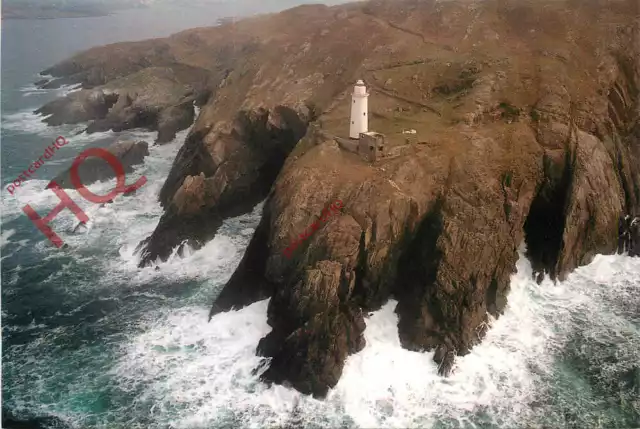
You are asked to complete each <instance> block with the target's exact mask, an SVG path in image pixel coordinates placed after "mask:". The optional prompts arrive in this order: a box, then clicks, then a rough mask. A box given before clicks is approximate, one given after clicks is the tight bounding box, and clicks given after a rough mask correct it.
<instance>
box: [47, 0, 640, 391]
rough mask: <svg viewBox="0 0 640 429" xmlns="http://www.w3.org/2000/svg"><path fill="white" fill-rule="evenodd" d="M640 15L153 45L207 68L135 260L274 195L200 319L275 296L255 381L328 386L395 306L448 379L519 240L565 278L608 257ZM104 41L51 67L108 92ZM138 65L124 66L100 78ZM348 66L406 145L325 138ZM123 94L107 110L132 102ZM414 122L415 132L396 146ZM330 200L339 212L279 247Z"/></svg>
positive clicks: (393, 12)
mask: <svg viewBox="0 0 640 429" xmlns="http://www.w3.org/2000/svg"><path fill="white" fill-rule="evenodd" d="M637 7H638V5H637V2H636V1H635V0H613V1H609V2H606V4H605V3H602V4H601V3H598V2H575V1H572V0H566V1H564V0H562V1H544V0H543V1H539V0H536V1H527V0H517V1H516V0H507V1H502V0H500V1H498V0H488V1H485V2H480V3H478V2H469V3H468V2H464V1H452V2H422V1H413V0H407V1H402V2H397V1H374V2H365V3H355V4H349V5H343V6H336V7H326V6H320V5H314V6H301V7H298V8H294V9H291V10H288V11H285V12H282V13H280V14H275V15H270V16H263V17H256V18H252V19H248V20H242V21H239V22H236V23H228V24H225V25H222V26H220V27H217V28H212V29H197V30H191V31H187V32H183V33H180V34H179V35H176V36H173V37H172V38H169V39H167V40H166V41H161V42H157V43H158V44H159V45H161V46H166V51H162V52H163V53H162V54H160V55H159V57H160V59H158V58H156V59H155V60H154V61H156V60H157V61H164V60H165V58H168V57H172V58H173V59H174V60H175V61H177V62H184V63H185V64H188V65H189V66H191V67H198V68H201V69H204V70H208V71H209V72H210V74H211V75H210V76H209V80H208V86H207V91H204V90H203V91H202V94H207V95H206V97H208V101H207V102H206V104H205V105H203V107H202V110H201V114H200V116H199V117H198V119H197V120H196V123H195V124H194V126H193V128H192V130H191V132H190V133H189V136H188V137H187V140H186V142H185V144H184V146H183V147H182V148H181V150H180V152H179V153H178V156H177V158H176V160H175V162H174V165H173V167H172V170H171V172H170V174H169V177H168V178H167V180H166V182H165V184H164V186H163V188H162V191H161V193H160V201H161V202H162V204H163V206H164V207H165V214H164V215H163V217H162V219H161V220H160V223H159V225H158V227H157V228H156V230H155V231H154V232H153V234H152V235H151V237H149V238H148V239H147V240H145V242H143V243H141V253H142V257H141V265H146V264H150V263H153V262H154V261H156V260H158V259H160V260H162V259H166V258H167V257H168V256H169V255H170V254H171V252H172V251H173V250H174V249H175V248H176V247H178V246H181V245H182V244H184V243H189V244H191V245H193V246H195V247H198V246H200V245H202V244H203V243H204V242H206V241H207V240H209V239H211V238H212V237H213V236H214V235H215V232H216V230H217V228H218V226H219V225H220V222H221V221H222V220H223V219H224V218H225V217H229V216H235V215H238V214H240V213H243V212H246V211H248V210H250V208H251V207H252V206H253V205H254V204H255V203H257V202H258V201H260V200H262V199H264V198H265V197H266V198H267V199H266V202H265V206H264V212H263V217H262V220H261V222H260V225H259V226H258V228H257V231H256V233H255V235H254V237H253V239H252V240H251V243H250V245H249V247H248V249H247V251H246V253H245V255H244V257H243V260H242V261H241V263H240V265H239V266H238V268H237V270H236V271H235V272H234V274H233V276H232V277H231V279H230V281H229V282H228V284H227V285H226V286H225V288H224V289H223V290H222V292H221V293H220V295H219V296H218V297H217V299H216V300H215V304H214V306H213V308H212V312H211V315H212V316H214V315H215V314H217V313H218V312H220V311H227V310H229V309H233V308H240V307H242V306H244V305H247V304H250V303H252V302H254V301H255V300H259V299H264V298H268V297H270V298H271V300H270V303H269V309H268V321H269V324H270V326H271V327H272V328H273V329H272V331H271V332H270V333H269V334H268V335H267V336H266V337H265V338H263V339H262V340H261V341H260V344H259V346H258V353H260V354H262V355H264V356H268V357H270V358H271V361H270V366H269V368H268V369H267V370H266V371H265V372H264V373H263V375H262V377H263V379H264V380H266V381H273V382H277V383H290V384H291V385H293V386H294V387H295V388H297V389H299V390H300V391H302V392H305V393H311V394H314V395H317V396H322V395H324V394H325V393H326V392H327V391H328V389H329V388H331V387H332V386H334V385H335V384H336V383H337V381H338V379H339V377H340V375H341V372H342V368H343V365H344V360H345V359H346V357H347V356H348V355H349V354H352V353H356V352H357V351H359V350H361V349H362V347H363V346H364V337H363V335H362V334H363V331H364V327H365V324H364V318H363V317H364V316H363V314H364V313H366V312H368V311H371V310H375V309H377V308H379V307H380V306H381V305H382V304H384V303H385V302H386V301H387V300H388V299H389V298H392V297H393V298H395V299H397V300H398V306H397V308H396V311H397V313H398V316H399V326H398V330H399V334H400V339H401V342H402V344H403V346H404V347H406V348H408V349H411V350H416V351H423V350H432V351H434V359H435V360H436V362H437V363H438V364H439V365H440V372H441V373H442V374H447V373H448V372H449V371H451V370H452V369H453V368H454V361H455V356H456V355H461V354H465V353H468V351H469V350H470V349H471V347H473V346H474V345H475V344H476V343H478V341H480V340H481V339H482V337H483V335H484V333H485V331H486V329H487V323H488V322H489V320H490V318H489V316H493V317H497V316H499V314H500V313H501V311H502V310H503V309H504V306H505V305H506V296H507V293H508V290H509V278H510V275H511V274H512V273H513V271H514V269H515V263H516V260H517V258H518V247H519V246H520V244H521V243H523V242H525V243H526V245H527V255H528V257H529V258H530V259H531V262H532V265H533V267H534V270H535V271H536V274H537V275H538V276H543V275H544V274H545V273H546V274H548V275H549V276H551V277H552V278H560V279H562V278H563V276H564V275H566V274H567V273H568V272H570V271H571V270H572V269H574V268H575V267H577V266H579V265H581V264H584V263H587V262H589V261H590V259H591V258H592V257H593V256H594V255H595V254H596V253H611V252H613V251H615V250H616V247H617V237H618V218H619V216H620V215H621V214H622V213H637V212H639V211H640V125H639V122H638V118H639V116H640V103H639V88H640V52H639V50H640V46H638V43H637V40H638V39H639V37H640V30H639V23H638V18H637V16H638V14H637V12H638V9H637ZM283 28H286V31H282V29H283ZM363 34H366V35H367V36H366V37H362V35H363ZM148 44H149V42H141V44H139V45H132V48H131V52H132V54H131V55H132V56H137V55H138V56H139V55H142V54H141V52H142V47H143V46H146V47H148V46H149V45H148ZM109 49H110V48H109V47H105V48H104V49H103V51H101V50H94V51H93V52H92V53H91V54H83V55H81V56H79V57H77V58H76V59H75V60H74V61H73V62H65V63H63V65H60V66H59V67H58V70H56V71H58V72H59V71H60V70H62V69H64V70H65V73H66V74H74V73H75V74H81V76H82V80H83V84H85V85H89V83H88V82H93V84H95V85H104V84H105V82H102V81H101V80H102V79H101V78H97V77H96V76H97V75H95V74H90V73H89V74H87V73H88V71H89V70H96V69H97V67H99V65H100V64H102V63H101V60H97V59H100V58H106V57H107V56H108V55H107V53H108V52H109ZM111 49H112V48H111ZM155 52H156V53H157V52H159V51H155ZM118 55H121V56H123V55H122V54H118ZM127 58H129V57H127ZM79 64H81V66H78V65H79ZM140 64H141V63H139V62H137V61H128V60H126V59H125V60H123V59H122V58H121V57H118V56H116V58H115V61H114V65H113V66H112V67H110V68H109V70H108V72H107V73H108V74H109V75H110V76H113V78H114V79H115V78H120V77H121V76H126V75H128V74H131V73H135V72H136V71H137V70H138V69H136V67H142V66H140ZM154 64H155V63H154ZM132 69H135V70H132ZM360 78H362V79H364V80H365V82H366V83H367V85H368V87H369V88H370V90H371V91H372V97H371V103H370V112H369V118H370V119H369V124H370V129H372V130H375V131H378V132H382V133H385V134H386V136H387V143H388V144H389V145H390V146H391V148H390V149H391V150H392V151H396V152H398V156H396V157H394V158H392V159H387V160H385V161H381V162H379V163H377V164H373V165H371V164H368V163H366V162H364V161H363V160H362V159H360V158H359V157H357V156H356V155H354V154H351V153H348V152H346V151H343V150H341V149H340V148H339V147H338V145H337V144H336V143H335V141H334V140H333V139H332V138H330V137H328V136H330V135H338V136H339V135H343V134H345V133H346V132H347V130H348V121H349V108H350V106H349V96H350V91H351V88H352V85H353V83H354V82H355V81H356V80H357V79H360ZM203 98H205V96H203ZM120 102H121V100H120V98H119V99H118V100H117V102H116V104H114V105H113V107H110V109H109V112H107V113H106V114H105V116H104V118H107V117H108V116H109V115H110V114H111V110H114V109H115V111H122V112H125V111H126V109H124V108H122V109H121V108H120V106H117V103H120ZM123 103H124V102H123ZM169 104H171V106H174V105H176V104H175V103H173V102H172V103H168V104H166V106H167V107H169ZM99 105H100V103H98V106H99ZM96 109H97V110H99V111H100V112H102V111H103V110H100V108H99V107H96ZM115 111H114V112H115ZM178 116H180V115H178ZM118 117H120V116H118ZM138 118H140V117H139V116H138ZM138 120H140V119H138ZM176 121H177V120H176ZM406 128H410V129H415V130H416V135H415V136H412V139H413V140H409V141H408V144H407V140H406V137H405V136H404V135H402V133H401V130H402V129H406ZM411 141H413V143H411ZM403 145H404V146H403ZM398 148H401V149H402V150H396V149H398ZM394 153H395V152H394ZM337 199H340V200H341V201H342V202H343V203H344V208H343V209H342V213H343V214H342V215H340V216H334V217H332V218H331V219H330V220H329V222H327V223H326V224H323V225H322V227H321V228H320V229H318V230H317V231H315V233H314V234H313V235H312V236H311V237H310V238H308V239H306V240H304V241H303V242H302V243H301V244H300V245H299V246H298V247H297V248H296V249H295V251H294V252H293V254H292V257H291V258H287V257H285V255H284V254H283V251H284V250H285V248H286V247H287V246H288V244H289V243H290V242H291V239H292V238H295V237H296V236H297V235H298V234H300V233H301V232H302V231H304V230H305V229H306V227H307V226H308V225H309V224H311V223H312V222H313V221H314V220H315V217H316V216H317V215H319V214H320V213H321V211H322V209H323V208H324V207H325V205H326V204H327V203H329V202H331V201H335V200H337ZM213 322H215V319H214V321H213ZM213 322H212V323H213Z"/></svg>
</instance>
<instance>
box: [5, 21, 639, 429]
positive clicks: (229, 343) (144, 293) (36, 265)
mask: <svg viewBox="0 0 640 429" xmlns="http://www.w3.org/2000/svg"><path fill="white" fill-rule="evenodd" d="M135 13H139V12H137V11H136V12H135ZM87 19H90V20H93V21H82V20H81V19H70V20H51V21H42V22H30V21H26V22H22V23H21V25H18V24H17V21H8V22H3V28H2V36H3V37H2V43H3V46H2V60H3V61H2V67H3V69H2V72H3V76H2V77H3V80H2V143H1V145H2V147H1V149H2V151H1V156H2V163H1V165H2V183H3V185H5V186H3V188H6V184H7V183H9V182H10V181H11V180H13V178H15V176H16V175H17V174H18V173H19V172H21V171H22V170H23V169H25V168H26V167H27V166H28V165H29V164H30V163H31V162H33V160H34V159H37V157H39V156H40V155H41V154H42V151H43V150H44V148H45V147H46V146H47V145H48V144H50V142H51V141H53V139H54V138H55V137H56V136H57V135H64V136H66V137H67V139H68V140H69V144H68V145H67V146H65V147H64V148H63V149H62V150H61V151H58V152H56V154H55V155H54V157H53V158H52V159H51V160H49V162H47V163H46V164H45V165H44V167H42V168H41V169H39V170H38V173H37V178H35V179H34V180H30V181H29V182H28V183H26V184H25V185H23V186H21V187H20V188H18V189H17V190H16V192H15V195H10V194H9V193H8V192H6V190H4V189H3V191H2V192H1V195H0V197H1V200H2V231H1V234H0V238H1V243H0V245H1V252H2V256H1V260H0V262H1V264H2V267H1V275H2V277H1V282H2V401H3V402H2V403H3V407H6V408H7V409H9V410H11V411H12V412H13V413H15V414H17V415H19V416H23V417H32V416H42V415H47V416H57V417H59V418H60V419H62V420H63V421H65V422H66V423H67V424H68V425H69V426H70V427H73V428H123V429H124V428H163V429H168V428H176V429H178V428H185V429H187V428H189V429H201V428H222V427H256V428H257V427H310V428H333V427H362V428H373V427H394V428H406V427H424V428H433V429H444V428H514V429H516V428H517V429H520V428H540V429H542V428H553V429H555V428H572V429H582V428H602V429H605V428H633V427H640V390H639V389H640V380H637V381H635V380H636V377H637V378H640V375H637V376H636V373H635V372H634V371H639V372H640V369H639V368H638V366H639V365H640V362H639V361H640V258H635V259H632V258H628V257H626V256H621V255H613V256H603V255H600V256H598V257H596V259H595V260H594V261H593V262H592V263H591V264H590V265H588V266H586V267H582V268H580V269H578V270H577V271H576V272H574V273H573V274H571V275H570V276H569V278H568V279H567V280H566V281H565V282H562V283H558V284H553V283H551V282H550V281H548V280H546V281H544V282H543V283H542V284H540V285H537V284H536V283H535V282H533V281H532V280H531V268H530V265H529V264H528V262H527V261H526V259H525V258H523V257H521V258H520V260H519V262H518V272H517V273H516V274H514V276H513V277H512V290H511V292H510V295H509V304H508V306H507V308H506V311H505V314H504V315H503V316H502V317H500V318H499V319H498V320H495V321H491V323H490V325H491V326H490V329H489V331H488V335H487V337H486V338H485V340H484V341H483V342H482V343H481V344H480V345H479V346H477V347H476V348H474V349H473V351H472V352H471V353H470V354H469V355H467V356H464V357H462V358H459V359H458V360H457V361H456V364H455V371H454V374H453V375H452V376H451V377H449V378H446V379H445V378H442V377H439V376H438V375H437V368H436V366H435V364H434V363H433V361H432V354H431V353H415V352H410V351H407V350H404V349H402V348H401V347H400V342H399V339H398V334H397V329H396V325H397V316H396V315H395V314H394V307H395V302H393V301H390V302H388V303H387V304H386V305H385V306H383V308H381V309H380V310H379V311H376V312H374V313H373V314H372V315H370V316H369V317H368V318H367V320H366V325H367V328H366V331H365V336H366V339H367V346H366V347H365V348H364V350H362V351H361V352H360V353H358V354H356V355H353V356H350V357H349V358H348V359H347V362H346V365H345V369H344V373H343V376H342V378H341V380H340V382H339V383H338V385H337V386H336V387H335V388H334V389H332V390H331V392H330V393H329V395H328V397H327V398H326V399H324V400H316V399H313V398H311V397H308V396H305V395H301V394H300V393H298V392H296V391H294V390H291V389H288V388H285V387H282V386H271V387H267V386H265V385H264V384H261V383H260V382H259V381H258V377H259V374H260V371H258V372H257V373H256V372H254V369H255V368H260V367H262V368H264V365H265V364H266V363H267V362H266V361H265V360H264V359H262V358H259V357H257V356H256V355H255V348H256V346H257V344H258V341H259V340H260V338H261V337H263V336H264V335H266V334H267V333H268V332H269V331H270V327H269V326H268V325H267V323H266V309H267V305H268V301H261V302H257V303H254V304H253V305H251V306H248V307H246V308H244V309H242V310H240V311H233V312H228V313H223V314H218V315H216V316H214V317H213V318H212V320H211V321H210V322H209V323H207V316H208V311H209V306H210V304H211V302H212V301H213V299H214V297H215V296H216V294H217V293H218V291H219V290H220V289H221V287H222V286H223V285H224V283H225V281H226V280H227V279H228V278H229V277H230V275H231V274H232V272H233V270H234V269H235V267H236V266H237V264H238V263H239V261H240V259H241V257H242V254H243V252H244V250H245V249H246V246H247V244H248V242H249V240H250V238H251V236H252V234H253V232H254V229H255V228H256V226H257V224H258V222H259V219H260V213H261V208H262V207H261V205H258V206H256V207H255V209H254V210H253V211H252V212H251V213H249V214H246V215H243V216H240V217H237V218H233V219H229V220H227V221H226V222H225V223H224V225H223V226H222V228H221V230H220V232H219V234H218V235H217V237H216V238H215V239H214V240H213V241H211V242H210V243H208V244H207V245H206V246H205V247H204V248H202V249H200V250H198V251H191V252H188V254H187V255H185V256H184V257H183V258H180V257H178V256H177V255H174V256H173V257H172V258H170V260H169V261H167V262H166V263H164V264H161V265H159V267H158V269H157V270H156V269H154V268H145V269H138V268H137V257H136V255H135V254H134V248H135V246H136V245H137V243H138V242H139V241H140V240H141V239H143V238H144V237H146V236H147V235H148V234H149V233H151V231H152V230H153V229H154V227H155V225H156V224H157V223H158V220H159V217H160V215H161V213H162V211H161V208H160V206H159V204H158V202H157V194H158V191H159V189H160V187H161V186H162V183H163V181H164V178H165V177H166V174H167V173H168V171H169V168H170V166H171V163H172V161H173V158H174V156H175V154H176V152H177V151H178V149H179V147H180V145H181V144H182V141H183V140H184V137H185V135H186V133H187V131H184V132H181V133H180V134H179V135H178V136H177V138H176V139H175V141H174V142H172V143H170V144H167V145H163V146H153V147H151V148H150V156H149V157H148V158H147V159H146V162H145V164H144V165H141V166H139V167H138V168H137V169H136V171H135V172H134V173H133V174H131V175H128V176H129V177H128V178H127V183H131V182H133V181H134V180H135V179H136V178H137V177H139V176H141V175H144V176H146V177H147V180H148V181H147V183H146V184H145V185H144V186H143V187H142V188H141V189H140V190H139V191H138V192H137V193H136V194H135V195H133V196H130V197H119V198H117V199H116V200H115V202H114V203H113V204H111V205H109V206H107V207H103V208H98V207H97V206H95V205H92V204H91V203H89V202H87V201H85V200H84V199H82V197H80V196H79V195H78V194H77V192H75V191H69V194H70V195H71V197H72V198H73V199H74V201H76V202H77V203H78V204H79V205H80V206H81V207H82V208H83V209H84V210H85V211H86V213H87V214H88V216H89V217H90V219H91V222H90V225H89V227H88V228H87V229H81V230H79V231H78V233H75V234H74V233H73V232H72V230H73V227H74V225H75V223H76V219H75V217H74V215H73V214H72V213H71V212H70V211H68V210H65V211H64V212H62V213H61V214H60V215H59V216H58V217H57V218H56V219H55V220H54V222H53V225H52V227H53V229H54V230H55V231H56V232H57V233H58V235H59V236H60V237H61V238H62V239H63V240H64V241H65V243H67V244H68V245H69V247H68V248H65V249H58V248H55V247H53V246H52V245H51V244H50V243H49V242H48V241H47V240H46V238H45V237H44V235H43V234H42V233H41V232H40V231H38V230H37V229H36V228H35V227H34V226H33V224H32V223H31V222H30V221H29V219H27V217H26V216H25V215H24V213H23V212H22V207H23V206H24V205H25V204H30V205H31V206H32V207H34V209H35V210H36V211H37V212H38V213H41V214H42V215H44V214H46V213H47V212H48V211H49V210H51V209H52V208H53V207H54V206H55V205H56V204H57V202H58V200H57V197H56V196H55V195H54V194H53V193H52V192H50V191H45V190H44V189H43V188H44V186H45V185H46V184H47V183H48V181H49V180H50V179H51V178H52V177H53V176H54V175H55V174H56V172H57V171H58V170H59V169H60V168H62V167H64V166H65V165H68V164H69V163H70V162H71V161H72V159H73V158H74V157H75V156H76V155H77V154H78V153H80V152H81V151H82V150H83V148H86V147H90V146H95V145H104V144H108V143H111V142H112V141H113V140H115V139H118V138H135V139H146V140H147V141H149V142H151V141H153V139H154V138H155V134H154V133H149V132H146V131H142V130H133V131H131V132H126V133H112V132H107V133H98V134H93V135H91V136H87V135H86V134H79V135H75V134H76V133H77V132H79V131H80V130H81V129H82V126H81V125H79V126H62V127H54V128H48V127H46V126H44V124H42V123H41V122H40V119H41V118H38V117H35V116H34V115H33V114H32V113H31V112H32V110H33V109H34V108H35V107H38V106H39V105H41V104H42V103H43V102H44V101H45V100H48V99H51V98H53V97H55V96H56V95H59V94H61V93H64V92H65V91H71V90H73V89H72V88H62V89H60V90H51V91H41V90H36V89H35V88H34V87H33V86H32V84H31V82H33V81H34V80H36V79H37V76H36V73H37V72H38V71H39V70H41V69H43V68H45V67H47V66H49V65H50V64H52V63H55V62H56V61H58V60H60V59H63V58H65V57H66V56H68V55H70V54H71V53H73V52H75V51H76V50H78V49H83V48H85V47H88V46H87V44H99V43H107V42H109V41H113V39H114V38H115V37H116V35H115V34H114V33H113V31H112V30H113V28H120V27H119V26H120V25H123V24H122V23H121V22H120V21H118V20H122V21H124V22H127V20H130V19H132V18H131V17H127V18H123V17H121V16H120V17H118V16H116V17H102V18H87ZM101 20H105V21H101ZM114 20H115V21H114ZM63 21H66V24H64V23H63ZM30 25H31V26H32V27H29V26H30ZM171 25H174V26H176V25H177V24H176V23H174V24H171ZM182 25H189V22H184V23H182ZM161 27H162V26H161V25H156V26H155V27H154V29H153V31H156V32H157V33H158V34H154V35H158V36H159V35H163V34H164V33H163V31H168V32H171V31H175V29H174V28H173V27H171V28H169V29H168V30H162V28H161ZM169 27H170V26H169ZM36 28H39V30H40V33H39V34H40V35H39V36H37V37H35V38H31V39H29V38H28V37H26V36H27V35H29V34H31V33H33V32H34V31H35V29H36ZM68 28H74V32H73V33H72V34H70V33H69V31H68ZM127 28H128V27H127ZM29 29H30V30H29ZM151 30H152V29H150V28H144V29H143V30H141V31H142V33H144V34H142V33H136V30H135V29H130V28H128V29H126V30H125V29H124V26H123V27H122V32H120V33H118V34H117V37H119V38H121V39H135V38H141V37H149V35H148V34H146V32H148V31H151ZM126 32H128V33H126ZM22 36H25V37H22ZM85 36H86V37H85ZM43 44H44V45H43ZM112 188H113V181H111V182H104V183H97V184H94V185H91V186H89V189H90V190H92V191H94V192H95V193H97V194H106V193H107V192H108V191H109V190H110V189H112Z"/></svg>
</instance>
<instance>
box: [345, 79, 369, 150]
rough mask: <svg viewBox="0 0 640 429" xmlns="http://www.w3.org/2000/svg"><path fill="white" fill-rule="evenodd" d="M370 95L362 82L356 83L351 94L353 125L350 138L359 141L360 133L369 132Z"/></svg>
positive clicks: (350, 127) (351, 125)
mask: <svg viewBox="0 0 640 429" xmlns="http://www.w3.org/2000/svg"><path fill="white" fill-rule="evenodd" d="M368 100H369V93H368V92H367V88H366V87H365V86H364V82H363V81H362V80H358V81H357V82H356V86H355V87H354V88H353V94H351V123H350V124H349V137H350V138H352V139H357V138H359V137H360V133H366V132H367V131H369V112H368V109H369V101H368Z"/></svg>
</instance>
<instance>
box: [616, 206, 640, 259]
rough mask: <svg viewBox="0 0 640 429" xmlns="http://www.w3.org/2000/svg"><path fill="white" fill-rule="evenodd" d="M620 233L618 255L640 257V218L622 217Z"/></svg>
mask: <svg viewBox="0 0 640 429" xmlns="http://www.w3.org/2000/svg"><path fill="white" fill-rule="evenodd" d="M618 233H619V236H618V253H624V252H627V253H628V254H629V256H640V216H632V215H625V216H624V217H621V218H620V222H619V229H618Z"/></svg>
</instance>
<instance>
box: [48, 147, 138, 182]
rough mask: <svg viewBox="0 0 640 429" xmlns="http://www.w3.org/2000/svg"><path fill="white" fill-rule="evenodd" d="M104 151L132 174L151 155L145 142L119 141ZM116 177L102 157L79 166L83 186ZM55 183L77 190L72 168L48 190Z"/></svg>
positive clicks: (59, 176)
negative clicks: (136, 166)
mask: <svg viewBox="0 0 640 429" xmlns="http://www.w3.org/2000/svg"><path fill="white" fill-rule="evenodd" d="M104 149H105V150H106V151H108V152H110V153H111V154H113V155H115V157H116V158H117V159H118V161H120V165H122V169H123V171H124V172H125V173H131V172H132V171H133V166H134V165H138V164H142V163H143V162H144V158H145V157H146V156H147V155H149V144H148V143H147V142H145V141H139V142H134V141H118V142H115V143H113V144H111V145H109V146H108V147H106V148H104ZM116 175H117V172H116V171H115V170H114V169H113V167H112V166H111V165H110V164H108V163H107V161H106V160H104V159H103V158H100V157H95V156H92V157H88V158H86V159H85V160H83V161H82V163H80V164H79V165H78V177H79V179H80V182H81V183H82V184H83V185H90V184H91V183H94V182H97V181H98V180H105V179H111V178H114V177H116ZM53 182H55V183H56V184H57V185H58V186H59V187H61V188H66V189H71V188H75V186H74V184H73V182H72V180H71V166H69V167H68V168H65V169H64V170H62V171H61V172H60V173H58V174H57V175H56V177H55V178H54V179H53V180H51V181H50V182H49V184H48V185H47V188H49V187H51V186H52V184H53Z"/></svg>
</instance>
